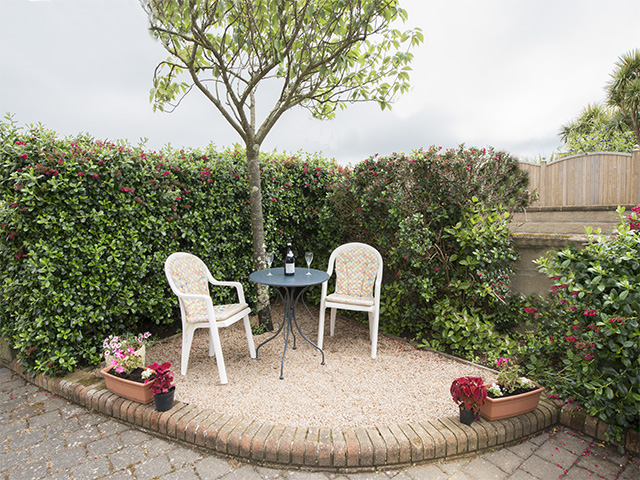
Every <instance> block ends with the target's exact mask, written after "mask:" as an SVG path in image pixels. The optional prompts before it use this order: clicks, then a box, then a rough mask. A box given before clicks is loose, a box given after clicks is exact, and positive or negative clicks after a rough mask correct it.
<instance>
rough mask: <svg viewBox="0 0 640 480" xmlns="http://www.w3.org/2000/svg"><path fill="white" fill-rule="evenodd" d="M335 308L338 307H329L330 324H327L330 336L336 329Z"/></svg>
mask: <svg viewBox="0 0 640 480" xmlns="http://www.w3.org/2000/svg"><path fill="white" fill-rule="evenodd" d="M336 310H338V309H337V308H332V309H331V324H330V326H329V335H331V336H332V337H333V334H334V332H335V330H336Z"/></svg>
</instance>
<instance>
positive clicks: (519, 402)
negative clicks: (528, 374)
mask: <svg viewBox="0 0 640 480" xmlns="http://www.w3.org/2000/svg"><path fill="white" fill-rule="evenodd" d="M536 385H537V384H536ZM543 391H544V387H541V386H539V385H538V388H536V389H535V390H531V391H530V392H526V393H521V394H520V395H512V396H510V397H502V398H490V397H487V400H486V401H485V403H484V405H482V407H480V416H481V417H482V418H484V419H485V420H502V419H504V418H509V417H515V416H518V415H522V414H523V413H528V412H532V411H534V410H535V409H536V408H537V407H538V403H539V402H540V395H541V394H542V392H543Z"/></svg>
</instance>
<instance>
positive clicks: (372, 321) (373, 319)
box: [369, 312, 380, 358]
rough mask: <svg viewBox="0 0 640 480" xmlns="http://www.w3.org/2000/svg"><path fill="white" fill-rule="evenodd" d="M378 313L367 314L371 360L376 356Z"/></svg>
mask: <svg viewBox="0 0 640 480" xmlns="http://www.w3.org/2000/svg"><path fill="white" fill-rule="evenodd" d="M379 319H380V317H379V314H378V312H369V336H370V337H371V358H376V355H377V354H378V322H379Z"/></svg>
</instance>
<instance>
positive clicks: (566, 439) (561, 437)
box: [549, 431, 589, 455]
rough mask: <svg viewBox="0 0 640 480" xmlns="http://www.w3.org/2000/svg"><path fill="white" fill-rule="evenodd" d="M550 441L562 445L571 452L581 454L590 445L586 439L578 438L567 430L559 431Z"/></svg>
mask: <svg viewBox="0 0 640 480" xmlns="http://www.w3.org/2000/svg"><path fill="white" fill-rule="evenodd" d="M549 442H550V443H553V444H555V445H556V446H558V447H562V448H564V449H566V450H569V451H570V452H574V453H577V454H578V455H580V454H581V453H582V452H584V451H585V449H586V448H587V447H588V446H589V442H585V440H584V439H582V438H578V437H576V436H574V435H571V434H569V433H567V432H565V431H562V432H558V433H557V434H556V435H554V436H553V437H552V438H551V439H550V440H549Z"/></svg>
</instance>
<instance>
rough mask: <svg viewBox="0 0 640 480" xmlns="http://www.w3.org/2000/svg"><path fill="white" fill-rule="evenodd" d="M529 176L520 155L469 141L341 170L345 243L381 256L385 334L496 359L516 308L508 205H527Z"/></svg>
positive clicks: (336, 200)
mask: <svg viewBox="0 0 640 480" xmlns="http://www.w3.org/2000/svg"><path fill="white" fill-rule="evenodd" d="M527 183H528V179H527V175H526V174H525V173H524V172H522V171H520V170H519V169H518V165H517V161H516V159H514V158H512V157H510V156H509V155H507V154H505V153H499V152H495V151H493V150H485V149H482V150H480V149H475V148H465V147H464V146H461V147H459V148H458V149H452V150H447V151H441V150H440V149H438V148H436V147H431V148H430V149H428V150H418V151H415V152H413V153H411V154H408V155H405V154H393V155H390V156H388V157H379V156H374V157H371V158H369V159H368V160H366V161H364V162H362V163H360V164H359V165H357V166H356V167H355V169H354V171H353V173H352V174H351V175H350V176H347V177H345V179H344V183H343V185H342V187H341V188H336V190H335V194H334V195H333V197H332V202H333V204H334V209H335V211H336V216H337V218H338V219H339V221H340V223H341V224H342V225H343V226H344V229H345V240H355V241H364V242H366V243H369V244H371V245H374V246H375V247H376V248H378V249H379V250H380V252H381V254H382V256H383V258H384V261H385V267H386V268H385V284H384V287H383V294H382V303H381V310H382V311H381V320H380V324H381V327H382V329H383V330H384V331H386V332H390V333H393V334H396V335H403V336H408V337H411V338H417V339H422V340H423V341H424V344H425V345H427V346H431V347H435V348H446V349H449V350H450V351H453V352H455V353H461V354H464V355H465V356H467V357H468V356H471V357H473V356H474V355H476V354H478V353H486V352H488V351H492V352H493V354H494V356H496V358H497V356H500V354H501V353H502V351H501V348H502V347H501V346H502V345H503V344H504V341H501V339H500V337H499V336H497V335H496V331H497V330H499V329H505V328H508V327H509V326H511V325H512V324H513V323H514V322H515V321H516V319H517V315H514V314H513V312H514V304H515V305H516V307H515V311H517V313H519V305H520V304H519V300H518V299H517V298H515V299H514V298H513V296H512V294H511V292H510V290H509V275H510V274H511V273H512V272H513V267H514V264H515V261H516V259H517V254H516V252H515V249H514V247H513V244H512V239H511V234H510V232H509V230H508V227H507V225H508V221H509V213H508V210H507V209H513V208H521V207H523V206H526V205H528V204H529V202H530V201H531V197H530V195H529V193H528V192H527V190H526V187H527ZM489 345H490V346H491V348H487V347H488V346H489Z"/></svg>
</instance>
